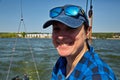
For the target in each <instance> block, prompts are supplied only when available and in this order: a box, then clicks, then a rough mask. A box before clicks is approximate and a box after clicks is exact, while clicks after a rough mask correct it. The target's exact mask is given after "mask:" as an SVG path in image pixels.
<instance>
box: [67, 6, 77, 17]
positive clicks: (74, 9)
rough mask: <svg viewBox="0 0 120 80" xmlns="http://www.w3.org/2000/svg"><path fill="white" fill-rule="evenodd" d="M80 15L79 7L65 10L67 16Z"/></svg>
mask: <svg viewBox="0 0 120 80" xmlns="http://www.w3.org/2000/svg"><path fill="white" fill-rule="evenodd" d="M78 13H79V8H78V7H77V6H67V7H66V8H65V14H66V15H69V16H76V15H78Z"/></svg>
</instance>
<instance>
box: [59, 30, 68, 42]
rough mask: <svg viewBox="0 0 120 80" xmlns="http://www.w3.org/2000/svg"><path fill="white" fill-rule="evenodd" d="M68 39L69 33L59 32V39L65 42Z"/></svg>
mask: <svg viewBox="0 0 120 80" xmlns="http://www.w3.org/2000/svg"><path fill="white" fill-rule="evenodd" d="M66 37H67V33H66V32H65V31H64V30H63V31H60V32H59V35H58V39H59V40H63V39H65V38H66Z"/></svg>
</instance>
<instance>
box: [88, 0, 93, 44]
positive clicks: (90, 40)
mask: <svg viewBox="0 0 120 80" xmlns="http://www.w3.org/2000/svg"><path fill="white" fill-rule="evenodd" d="M92 8H93V6H92V0H90V9H89V12H88V19H89V27H90V33H89V42H90V44H91V43H92V23H93V10H92Z"/></svg>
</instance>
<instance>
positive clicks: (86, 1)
mask: <svg viewBox="0 0 120 80" xmlns="http://www.w3.org/2000/svg"><path fill="white" fill-rule="evenodd" d="M87 12H88V0H87V1H86V14H87Z"/></svg>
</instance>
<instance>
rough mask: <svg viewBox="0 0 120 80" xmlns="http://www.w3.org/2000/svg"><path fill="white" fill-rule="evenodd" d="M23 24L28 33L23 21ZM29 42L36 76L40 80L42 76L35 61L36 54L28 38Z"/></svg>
mask: <svg viewBox="0 0 120 80" xmlns="http://www.w3.org/2000/svg"><path fill="white" fill-rule="evenodd" d="M22 22H23V26H24V30H25V32H27V29H26V27H25V23H24V20H23V21H22ZM27 42H28V45H29V50H30V53H31V55H32V59H33V63H34V67H35V71H36V74H37V78H38V80H40V76H39V72H38V68H37V64H36V61H35V57H34V54H33V50H32V46H31V44H30V40H29V39H28V38H27Z"/></svg>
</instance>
